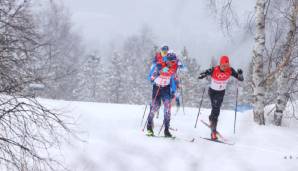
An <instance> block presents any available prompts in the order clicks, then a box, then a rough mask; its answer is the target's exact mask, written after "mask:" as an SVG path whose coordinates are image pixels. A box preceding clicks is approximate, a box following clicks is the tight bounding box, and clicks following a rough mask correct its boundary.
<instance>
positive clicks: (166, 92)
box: [161, 87, 172, 137]
mask: <svg viewBox="0 0 298 171" xmlns="http://www.w3.org/2000/svg"><path fill="white" fill-rule="evenodd" d="M170 93H171V91H170V87H165V88H164V89H163V92H162V94H161V98H162V101H163V104H164V125H165V136H168V137H171V136H172V135H171V133H170V131H169V128H170V121H171V94H170Z"/></svg>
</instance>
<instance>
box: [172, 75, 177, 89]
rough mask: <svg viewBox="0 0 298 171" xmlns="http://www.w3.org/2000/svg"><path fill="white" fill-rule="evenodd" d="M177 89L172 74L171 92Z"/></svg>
mask: <svg viewBox="0 0 298 171" xmlns="http://www.w3.org/2000/svg"><path fill="white" fill-rule="evenodd" d="M176 90H177V86H176V81H175V78H174V75H172V77H171V92H173V93H175V92H176Z"/></svg>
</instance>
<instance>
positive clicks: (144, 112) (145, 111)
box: [141, 104, 148, 127]
mask: <svg viewBox="0 0 298 171" xmlns="http://www.w3.org/2000/svg"><path fill="white" fill-rule="evenodd" d="M147 106H148V105H147V104H146V106H145V110H144V114H143V117H142V121H141V127H142V125H143V121H144V118H145V114H146V111H147Z"/></svg>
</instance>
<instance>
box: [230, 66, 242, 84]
mask: <svg viewBox="0 0 298 171" xmlns="http://www.w3.org/2000/svg"><path fill="white" fill-rule="evenodd" d="M232 76H233V77H235V78H236V79H238V80H239V81H243V80H244V78H243V71H242V69H238V70H237V72H236V71H235V69H234V68H232Z"/></svg>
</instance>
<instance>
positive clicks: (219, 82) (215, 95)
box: [198, 56, 244, 140]
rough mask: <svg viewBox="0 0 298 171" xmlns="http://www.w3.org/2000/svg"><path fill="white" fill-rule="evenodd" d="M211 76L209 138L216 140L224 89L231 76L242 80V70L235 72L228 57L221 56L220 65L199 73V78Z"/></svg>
mask: <svg viewBox="0 0 298 171" xmlns="http://www.w3.org/2000/svg"><path fill="white" fill-rule="evenodd" d="M207 76H211V84H210V87H209V90H208V94H209V97H210V100H211V106H212V111H211V114H210V116H209V121H210V126H211V139H212V140H217V138H218V137H217V134H216V132H217V131H216V127H217V121H218V116H219V113H220V107H221V104H222V101H223V99H224V95H225V89H226V86H227V83H228V81H229V79H230V77H231V76H233V77H235V78H236V79H238V80H239V81H243V80H244V79H243V71H242V70H241V69H238V70H237V72H236V71H235V70H234V69H233V68H232V67H231V66H230V62H229V57H228V56H222V57H221V58H220V65H218V66H216V67H212V68H210V69H208V70H206V71H204V72H202V73H201V74H200V76H199V77H198V78H199V79H203V78H205V77H207Z"/></svg>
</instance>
